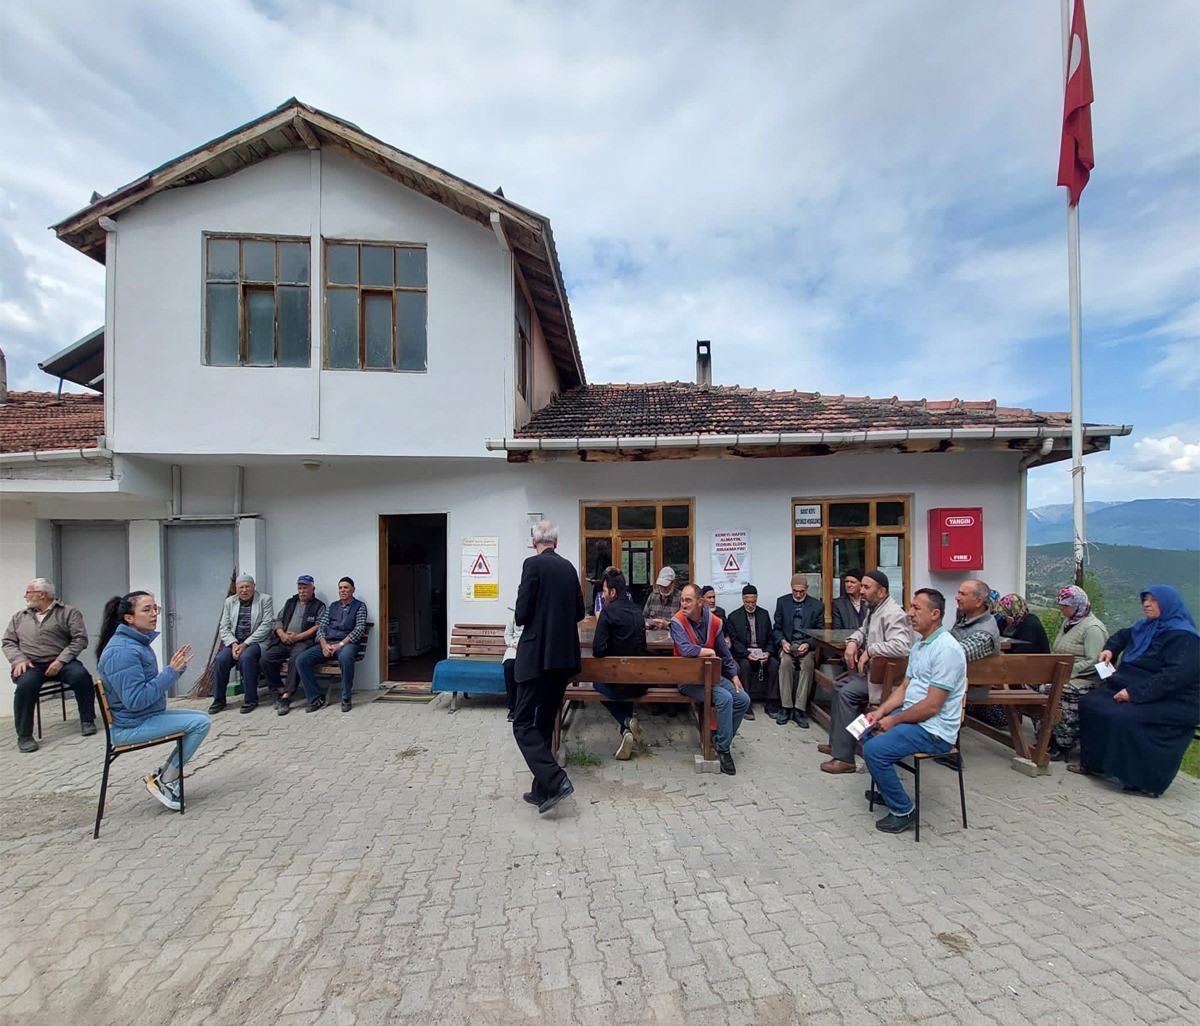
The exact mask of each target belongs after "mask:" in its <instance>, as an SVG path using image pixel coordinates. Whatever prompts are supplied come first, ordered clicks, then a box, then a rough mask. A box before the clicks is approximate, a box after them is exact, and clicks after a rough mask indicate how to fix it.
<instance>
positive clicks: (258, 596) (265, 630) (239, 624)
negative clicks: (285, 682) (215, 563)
mask: <svg viewBox="0 0 1200 1026" xmlns="http://www.w3.org/2000/svg"><path fill="white" fill-rule="evenodd" d="M274 620H275V604H274V603H273V602H272V601H271V596H270V595H268V594H267V593H266V592H263V591H257V590H255V587H254V578H253V577H252V576H251V575H250V574H246V573H242V574H238V575H237V581H236V582H235V585H234V594H232V595H230V596H229V598H227V599H226V600H225V606H224V608H223V609H222V610H221V625H220V626H219V627H218V628H217V634H218V636H219V637H220V639H221V645H222V648H221V650H220V651H219V652H218V653H217V654H216V657H215V658H214V659H213V664H212V667H213V702H212V705H210V706H209V707H208V711H209V712H210V713H219V712H220V711H221V710H222V709H224V708H225V692H226V691H227V690H228V688H229V674H230V673H231V672H232V671H233V667H234V666H235V665H236V666H237V668H238V673H239V674H241V677H242V687H243V688H244V689H245V693H244V694H243V695H242V712H244V713H248V712H253V711H254V710H255V709H256V708H257V707H258V662H259V660H260V659H261V658H262V645H263V643H264V642H265V641H266V640H267V638H269V637H270V636H271V624H272V623H273V622H274Z"/></svg>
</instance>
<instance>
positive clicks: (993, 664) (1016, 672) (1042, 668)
mask: <svg viewBox="0 0 1200 1026" xmlns="http://www.w3.org/2000/svg"><path fill="white" fill-rule="evenodd" d="M1074 662H1075V658H1074V656H1070V655H1027V654H1022V655H993V656H988V657H987V658H986V659H976V660H975V661H974V662H973V663H967V684H969V685H970V686H972V687H978V686H980V685H986V686H987V687H992V688H1007V687H1009V686H1011V685H1013V684H1066V683H1067V681H1069V680H1070V679H1071V667H1072V665H1073V664H1074Z"/></svg>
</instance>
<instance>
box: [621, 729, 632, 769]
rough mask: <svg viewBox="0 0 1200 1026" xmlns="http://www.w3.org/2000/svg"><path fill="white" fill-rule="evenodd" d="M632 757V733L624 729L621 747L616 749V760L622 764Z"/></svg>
mask: <svg viewBox="0 0 1200 1026" xmlns="http://www.w3.org/2000/svg"><path fill="white" fill-rule="evenodd" d="M631 755H633V731H632V730H630V729H628V728H626V729H625V730H624V731H623V732H622V734H621V747H620V748H618V749H617V758H618V759H620V760H621V761H622V762H624V761H625V760H626V759H628V758H629V757H630V756H631Z"/></svg>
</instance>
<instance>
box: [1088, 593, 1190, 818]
mask: <svg viewBox="0 0 1200 1026" xmlns="http://www.w3.org/2000/svg"><path fill="white" fill-rule="evenodd" d="M1142 609H1143V610H1144V611H1145V613H1146V618H1145V619H1144V620H1139V621H1138V622H1137V623H1135V624H1134V625H1133V626H1132V627H1130V628H1127V629H1125V630H1120V631H1117V633H1116V634H1114V635H1113V636H1112V637H1111V638H1109V639H1108V642H1107V643H1106V644H1105V646H1104V651H1103V652H1101V653H1100V661H1101V662H1105V663H1108V664H1109V665H1112V663H1113V661H1114V660H1115V659H1116V657H1117V656H1122V659H1121V665H1120V666H1119V667H1118V668H1117V671H1116V673H1114V674H1113V675H1112V676H1111V677H1109V678H1108V680H1106V681H1104V683H1102V684H1101V685H1100V686H1099V687H1097V688H1095V689H1094V690H1092V691H1090V692H1089V693H1088V694H1086V695H1084V696H1083V697H1082V698H1081V699H1080V700H1079V762H1078V764H1071V765H1069V766H1068V767H1067V769H1069V770H1071V772H1073V773H1095V774H1104V775H1105V776H1107V777H1110V778H1112V779H1114V780H1117V781H1119V782H1120V783H1121V784H1123V785H1124V786H1125V790H1126V791H1134V792H1138V793H1142V794H1151V795H1154V796H1156V797H1157V796H1158V795H1160V794H1162V793H1163V792H1164V791H1165V790H1166V789H1167V788H1168V787H1169V786H1170V784H1171V781H1172V780H1173V779H1174V778H1175V774H1176V773H1177V772H1178V770H1179V764H1180V762H1182V761H1183V753H1184V752H1185V751H1186V750H1187V747H1188V744H1189V743H1190V742H1191V740H1192V734H1193V732H1194V731H1195V729H1196V725H1197V723H1200V632H1198V631H1197V630H1196V621H1195V620H1193V619H1192V615H1191V613H1189V612H1188V608H1187V606H1186V605H1184V603H1183V599H1182V597H1181V596H1180V594H1179V592H1177V591H1176V590H1175V589H1174V588H1172V587H1171V586H1170V585H1166V584H1152V585H1151V586H1150V587H1149V588H1147V589H1146V590H1145V591H1144V592H1142Z"/></svg>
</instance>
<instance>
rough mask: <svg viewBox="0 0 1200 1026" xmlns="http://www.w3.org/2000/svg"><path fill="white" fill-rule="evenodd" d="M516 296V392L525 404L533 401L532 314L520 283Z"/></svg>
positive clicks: (517, 286)
mask: <svg viewBox="0 0 1200 1026" xmlns="http://www.w3.org/2000/svg"><path fill="white" fill-rule="evenodd" d="M516 295H517V304H516V307H517V391H518V392H520V393H521V398H522V399H524V400H525V401H526V402H527V403H531V402H532V401H533V314H532V312H531V311H530V309H529V301H528V300H527V299H526V298H525V292H524V290H523V289H522V288H521V285H520V283H519V282H518V283H517V284H516Z"/></svg>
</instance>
